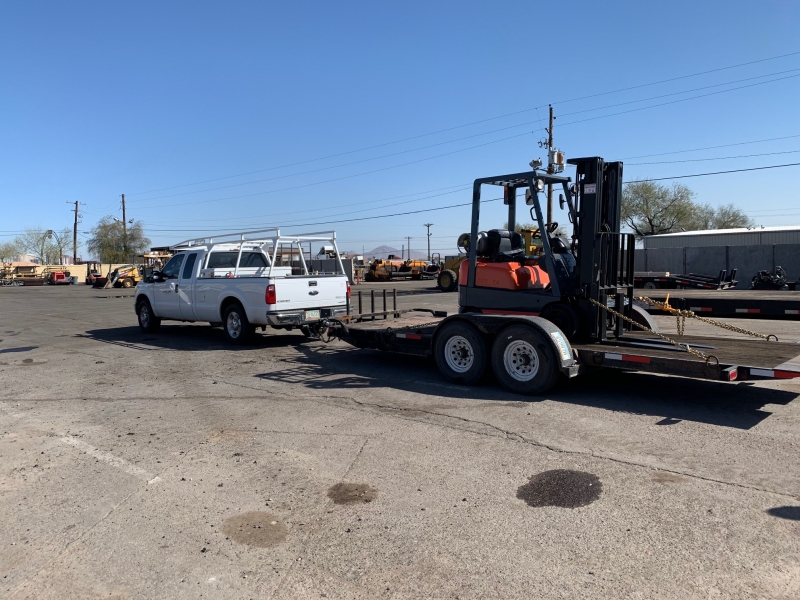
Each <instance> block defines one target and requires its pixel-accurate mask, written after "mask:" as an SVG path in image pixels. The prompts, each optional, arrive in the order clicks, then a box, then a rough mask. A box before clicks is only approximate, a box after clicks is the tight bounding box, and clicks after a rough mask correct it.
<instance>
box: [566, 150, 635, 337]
mask: <svg viewBox="0 0 800 600" xmlns="http://www.w3.org/2000/svg"><path fill="white" fill-rule="evenodd" d="M567 162H568V164H571V165H575V179H576V181H575V186H574V188H573V189H574V190H575V192H576V198H575V211H574V213H573V224H574V232H573V248H574V253H575V261H576V264H577V268H576V272H577V277H578V281H577V289H578V290H580V295H579V298H578V299H577V308H578V310H579V312H580V313H581V317H582V319H583V322H584V323H585V324H586V326H587V331H586V333H587V334H588V336H587V337H589V338H590V339H593V340H605V339H606V338H607V333H608V325H609V324H608V323H607V322H606V319H607V315H606V313H605V311H602V312H601V311H600V309H599V307H598V306H596V305H594V304H592V303H591V302H589V301H588V299H589V298H591V299H593V300H595V301H597V302H600V303H601V304H604V305H609V304H611V302H610V300H611V299H612V298H613V305H614V308H615V309H616V310H617V311H619V312H621V313H622V314H624V315H626V316H628V317H630V316H631V312H632V310H633V308H632V307H633V283H634V281H633V277H634V269H633V258H634V249H635V242H634V237H633V235H632V234H626V233H621V232H620V215H621V209H622V163H621V162H609V163H607V162H605V161H604V160H603V159H602V158H599V157H590V158H575V159H571V160H568V161H567ZM615 326H616V328H617V335H618V336H621V335H622V332H623V330H627V329H629V326H627V325H626V324H625V323H624V322H623V321H622V320H619V321H618V322H616V323H615Z"/></svg>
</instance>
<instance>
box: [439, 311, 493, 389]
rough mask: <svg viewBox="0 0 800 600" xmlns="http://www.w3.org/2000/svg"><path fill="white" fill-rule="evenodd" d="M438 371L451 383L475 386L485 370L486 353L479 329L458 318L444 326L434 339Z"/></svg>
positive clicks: (487, 362) (487, 360) (487, 359)
mask: <svg viewBox="0 0 800 600" xmlns="http://www.w3.org/2000/svg"><path fill="white" fill-rule="evenodd" d="M433 352H434V357H435V359H436V366H437V367H439V372H440V373H441V374H442V375H444V376H445V377H447V379H449V380H450V381H452V382H453V383H460V384H462V385H475V384H476V383H478V382H479V381H480V380H481V379H482V378H483V376H484V374H485V373H486V367H487V366H488V364H489V356H488V352H487V350H486V342H485V341H484V338H483V336H482V335H481V334H480V333H479V332H478V330H477V329H476V328H475V327H473V326H472V325H470V324H469V323H464V322H461V321H455V322H452V323H448V324H447V325H445V326H444V327H443V328H442V330H441V331H440V332H439V333H438V334H437V336H436V341H435V342H434V348H433Z"/></svg>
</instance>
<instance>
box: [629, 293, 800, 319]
mask: <svg viewBox="0 0 800 600" xmlns="http://www.w3.org/2000/svg"><path fill="white" fill-rule="evenodd" d="M634 296H646V297H647V298H651V299H652V300H657V301H659V302H664V301H665V300H666V299H667V296H669V305H670V306H672V307H673V308H679V309H681V310H691V311H693V312H696V313H697V314H699V315H702V316H706V317H733V318H746V319H747V318H749V319H758V318H764V319H788V320H793V321H797V320H800V292H792V291H788V290H787V291H781V290H724V291H721V290H648V289H637V290H635V292H634ZM641 306H642V308H645V309H646V310H647V311H648V312H650V313H651V314H669V313H667V312H666V311H664V310H662V309H660V308H658V307H655V306H649V305H648V306H645V305H643V304H642V305H641Z"/></svg>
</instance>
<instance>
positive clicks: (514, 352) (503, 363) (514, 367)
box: [492, 325, 559, 395]
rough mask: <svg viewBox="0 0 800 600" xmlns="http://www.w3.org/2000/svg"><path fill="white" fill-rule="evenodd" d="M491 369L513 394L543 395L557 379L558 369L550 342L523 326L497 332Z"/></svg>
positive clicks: (514, 326)
mask: <svg viewBox="0 0 800 600" xmlns="http://www.w3.org/2000/svg"><path fill="white" fill-rule="evenodd" d="M492 369H493V370H494V374H495V376H496V377H497V380H498V381H499V382H500V384H501V385H502V386H503V387H504V388H506V389H507V390H509V391H512V392H515V393H517V394H526V395H537V394H543V393H545V392H546V391H547V390H549V389H550V388H551V387H553V386H554V385H555V383H556V381H558V375H559V369H558V364H557V363H556V357H555V354H554V353H553V349H552V347H551V346H550V343H549V342H548V340H547V339H545V337H544V335H543V334H542V333H540V332H539V331H537V330H536V329H534V328H533V327H528V326H527V325H512V326H511V327H509V328H507V329H504V330H502V331H501V332H500V333H498V334H497V339H496V340H495V342H494V346H493V347H492Z"/></svg>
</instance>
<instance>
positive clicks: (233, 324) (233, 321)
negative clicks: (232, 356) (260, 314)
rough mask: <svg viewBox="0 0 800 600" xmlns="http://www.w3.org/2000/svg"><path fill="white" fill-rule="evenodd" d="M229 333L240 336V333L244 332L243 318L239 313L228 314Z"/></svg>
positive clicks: (232, 335) (236, 336) (235, 336)
mask: <svg viewBox="0 0 800 600" xmlns="http://www.w3.org/2000/svg"><path fill="white" fill-rule="evenodd" d="M227 327H228V335H229V336H231V337H232V338H234V339H235V338H238V337H239V334H241V333H242V320H241V319H240V318H239V315H238V314H237V313H235V312H232V313H231V314H229V315H228V323H227Z"/></svg>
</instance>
